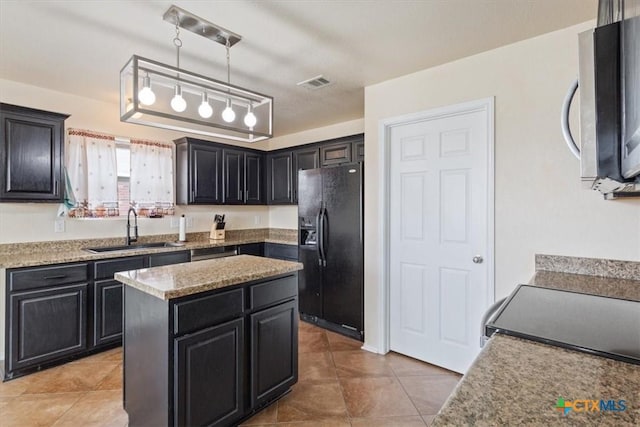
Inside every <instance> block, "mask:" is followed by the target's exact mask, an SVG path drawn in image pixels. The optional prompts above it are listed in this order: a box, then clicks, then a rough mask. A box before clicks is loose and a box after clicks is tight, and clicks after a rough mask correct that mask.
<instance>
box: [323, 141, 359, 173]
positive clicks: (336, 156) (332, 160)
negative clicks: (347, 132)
mask: <svg viewBox="0 0 640 427" xmlns="http://www.w3.org/2000/svg"><path fill="white" fill-rule="evenodd" d="M351 154H352V148H351V142H339V143H336V144H327V145H322V146H321V147H320V165H321V166H322V167H325V166H335V165H339V164H342V163H351V161H352V160H351Z"/></svg>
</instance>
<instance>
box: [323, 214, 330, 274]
mask: <svg viewBox="0 0 640 427" xmlns="http://www.w3.org/2000/svg"><path fill="white" fill-rule="evenodd" d="M328 220H329V216H328V215H327V208H322V219H321V222H322V235H321V236H322V237H321V238H322V265H323V266H324V267H326V266H327V244H326V241H325V233H326V232H327V225H328V222H329V221H328Z"/></svg>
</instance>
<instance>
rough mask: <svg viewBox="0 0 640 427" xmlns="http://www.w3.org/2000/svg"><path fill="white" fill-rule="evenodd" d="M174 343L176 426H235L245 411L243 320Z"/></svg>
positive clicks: (179, 339)
mask: <svg viewBox="0 0 640 427" xmlns="http://www.w3.org/2000/svg"><path fill="white" fill-rule="evenodd" d="M174 346H175V347H174V351H175V354H176V361H175V364H176V368H175V373H176V377H175V381H176V382H175V387H174V393H173V396H174V397H173V399H174V402H175V404H176V409H175V420H174V425H177V426H204V425H207V426H229V425H233V424H234V421H236V420H237V419H238V418H240V417H241V416H242V415H243V412H244V405H243V400H244V386H243V380H244V369H243V365H244V360H245V359H244V319H243V318H240V319H236V320H233V321H231V322H227V323H224V324H222V325H219V326H214V327H212V328H208V329H204V330H201V331H199V332H196V333H193V334H189V335H186V336H184V337H181V338H177V339H175V344H174Z"/></svg>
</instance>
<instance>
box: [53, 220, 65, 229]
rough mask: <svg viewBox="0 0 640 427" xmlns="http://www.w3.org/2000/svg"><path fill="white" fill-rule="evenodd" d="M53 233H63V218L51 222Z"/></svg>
mask: <svg viewBox="0 0 640 427" xmlns="http://www.w3.org/2000/svg"><path fill="white" fill-rule="evenodd" d="M53 231H54V233H64V218H57V219H56V220H55V221H54V222H53Z"/></svg>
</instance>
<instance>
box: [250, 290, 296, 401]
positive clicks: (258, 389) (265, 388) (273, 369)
mask: <svg viewBox="0 0 640 427" xmlns="http://www.w3.org/2000/svg"><path fill="white" fill-rule="evenodd" d="M250 319H251V320H250V322H251V338H250V343H251V344H250V346H251V368H252V369H251V385H250V387H251V405H252V406H258V405H260V404H262V403H263V402H265V401H268V400H270V399H271V398H273V397H274V396H278V395H280V394H282V393H283V392H285V391H286V390H288V389H289V388H290V387H291V386H292V385H293V384H295V383H296V381H297V380H298V357H297V356H298V351H297V345H298V344H297V343H298V305H297V303H296V301H290V302H287V303H284V304H280V305H277V306H275V307H272V308H269V309H267V310H262V311H259V312H257V313H254V314H252V315H251V316H250Z"/></svg>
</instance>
